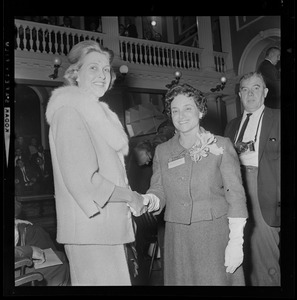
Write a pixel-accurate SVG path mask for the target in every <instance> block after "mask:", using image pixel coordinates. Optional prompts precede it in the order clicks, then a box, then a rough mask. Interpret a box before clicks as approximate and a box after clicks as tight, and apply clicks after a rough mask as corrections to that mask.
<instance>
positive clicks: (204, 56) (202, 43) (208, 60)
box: [198, 16, 215, 71]
mask: <svg viewBox="0 0 297 300" xmlns="http://www.w3.org/2000/svg"><path fill="white" fill-rule="evenodd" d="M198 27H199V33H198V34H199V48H202V49H203V51H202V53H201V57H200V58H201V60H200V67H201V69H202V70H207V71H214V70H215V64H214V58H213V43H212V31H211V19H210V16H205V17H204V16H203V17H198Z"/></svg>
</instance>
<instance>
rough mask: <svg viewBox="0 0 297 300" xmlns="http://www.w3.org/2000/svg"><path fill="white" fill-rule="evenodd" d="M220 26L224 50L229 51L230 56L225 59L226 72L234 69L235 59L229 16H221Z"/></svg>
mask: <svg viewBox="0 0 297 300" xmlns="http://www.w3.org/2000/svg"><path fill="white" fill-rule="evenodd" d="M220 27H221V41H222V51H223V52H225V53H228V56H227V57H226V61H225V66H226V73H230V72H232V71H233V61H232V45H231V34H230V23H229V17H228V16H223V17H220Z"/></svg>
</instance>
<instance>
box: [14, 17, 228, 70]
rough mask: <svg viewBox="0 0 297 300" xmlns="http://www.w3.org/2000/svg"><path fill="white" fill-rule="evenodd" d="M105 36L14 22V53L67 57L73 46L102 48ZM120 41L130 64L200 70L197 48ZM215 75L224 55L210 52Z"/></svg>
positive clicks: (153, 42)
mask: <svg viewBox="0 0 297 300" xmlns="http://www.w3.org/2000/svg"><path fill="white" fill-rule="evenodd" d="M105 38H106V34H103V33H97V32H90V31H84V30H78V29H71V28H66V27H60V26H53V25H48V24H41V23H36V22H29V21H23V20H15V50H19V51H28V52H35V53H44V54H58V55H62V56H63V55H64V56H66V55H67V54H68V53H69V51H70V49H71V48H72V47H73V45H75V44H77V43H78V42H80V41H83V40H95V41H97V42H98V43H99V44H101V45H103V46H104V41H105ZM114 38H115V39H118V41H119V53H115V54H116V55H118V56H119V57H120V58H121V59H122V60H123V61H127V62H129V63H131V64H139V65H146V66H159V67H165V68H166V67H169V68H178V69H186V70H199V69H200V67H201V52H202V51H203V50H202V49H200V48H194V47H186V46H181V45H175V44H169V43H161V42H156V41H149V40H142V39H135V38H128V37H123V36H115V37H114ZM213 56H214V67H215V71H217V72H220V73H223V72H225V57H226V53H221V52H213Z"/></svg>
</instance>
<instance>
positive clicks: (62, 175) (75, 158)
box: [46, 86, 134, 245]
mask: <svg viewBox="0 0 297 300" xmlns="http://www.w3.org/2000/svg"><path fill="white" fill-rule="evenodd" d="M46 117H47V121H48V123H49V124H50V130H49V142H50V150H51V157H52V163H53V175H54V185H55V200H56V211H57V241H58V242H59V243H69V244H109V245H110V244H124V243H128V242H132V241H134V232H133V228H132V220H131V212H130V209H129V208H128V207H127V205H126V203H109V202H108V200H109V198H110V196H111V194H112V193H113V191H114V188H115V186H116V185H117V186H121V187H128V180H127V176H126V171H125V166H124V155H126V154H127V153H128V139H127V136H126V134H125V132H124V130H123V128H122V125H121V123H120V121H119V119H118V117H117V115H116V114H115V113H113V112H112V111H111V110H110V109H109V107H108V105H107V104H106V103H103V102H100V101H98V99H96V98H93V97H92V96H91V95H89V94H87V93H86V92H83V91H82V90H81V89H79V88H78V87H75V86H68V87H61V88H58V89H56V90H55V91H54V92H53V94H52V96H51V98H50V101H49V104H48V107H47V111H46Z"/></svg>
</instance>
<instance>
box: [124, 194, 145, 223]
mask: <svg viewBox="0 0 297 300" xmlns="http://www.w3.org/2000/svg"><path fill="white" fill-rule="evenodd" d="M131 192H132V191H131ZM132 193H133V197H132V201H131V202H129V203H127V205H128V206H129V207H130V210H131V212H132V214H133V216H135V217H139V216H141V215H142V214H144V213H145V212H147V205H146V204H145V201H144V198H143V196H142V195H140V194H138V193H136V192H132Z"/></svg>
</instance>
